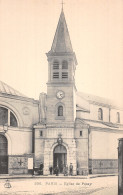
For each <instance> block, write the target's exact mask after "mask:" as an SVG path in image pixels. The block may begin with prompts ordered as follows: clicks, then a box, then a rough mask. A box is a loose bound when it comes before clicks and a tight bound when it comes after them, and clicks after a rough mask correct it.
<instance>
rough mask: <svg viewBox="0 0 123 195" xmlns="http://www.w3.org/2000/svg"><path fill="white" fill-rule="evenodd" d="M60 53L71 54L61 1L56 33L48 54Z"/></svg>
mask: <svg viewBox="0 0 123 195" xmlns="http://www.w3.org/2000/svg"><path fill="white" fill-rule="evenodd" d="M54 52H55V53H60V52H72V53H73V49H72V45H71V41H70V36H69V32H68V28H67V24H66V20H65V16H64V12H63V1H62V10H61V14H60V18H59V22H58V25H57V29H56V33H55V36H54V40H53V43H52V47H51V50H50V53H54Z"/></svg>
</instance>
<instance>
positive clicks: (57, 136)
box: [0, 10, 123, 175]
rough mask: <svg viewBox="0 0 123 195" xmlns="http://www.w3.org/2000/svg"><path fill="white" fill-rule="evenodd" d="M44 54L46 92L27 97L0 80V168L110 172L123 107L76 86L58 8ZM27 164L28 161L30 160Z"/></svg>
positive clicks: (74, 61) (122, 134) (67, 38)
mask: <svg viewBox="0 0 123 195" xmlns="http://www.w3.org/2000/svg"><path fill="white" fill-rule="evenodd" d="M46 55H47V60H48V82H47V94H45V93H41V94H40V97H39V100H34V99H31V98H28V97H26V96H24V95H23V94H21V93H20V92H18V91H16V90H14V89H13V88H12V87H10V86H8V85H7V84H5V83H3V82H2V81H1V82H0V174H28V173H29V170H30V169H32V168H33V167H39V165H40V163H41V162H42V163H43V165H44V168H43V174H44V175H49V174H50V171H49V168H50V167H53V168H55V167H56V166H57V165H58V167H59V172H60V173H61V174H62V173H63V167H64V166H65V165H68V166H69V165H70V163H72V165H73V174H74V175H77V174H79V175H83V174H88V173H89V174H96V173H116V172H117V171H118V154H117V147H118V138H121V137H123V109H122V108H118V107H117V106H116V105H114V104H113V103H111V102H110V101H108V100H105V99H103V98H99V97H96V96H92V95H88V94H84V93H81V92H78V91H77V89H76V86H75V70H76V66H77V59H76V55H75V53H74V51H73V49H72V44H71V41H70V36H69V32H68V28H67V24H66V20H65V16H64V12H63V10H62V11H61V14H60V18H59V22H58V25H57V29H56V33H55V36H54V40H53V43H52V46H51V50H50V51H49V52H48V53H47V54H46ZM31 164H33V165H32V166H31Z"/></svg>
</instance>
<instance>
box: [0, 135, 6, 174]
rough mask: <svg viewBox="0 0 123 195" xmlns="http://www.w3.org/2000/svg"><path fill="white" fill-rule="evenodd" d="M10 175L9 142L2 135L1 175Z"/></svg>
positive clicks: (0, 145) (0, 146)
mask: <svg viewBox="0 0 123 195" xmlns="http://www.w3.org/2000/svg"><path fill="white" fill-rule="evenodd" d="M7 173H8V142H7V139H6V137H5V136H4V135H2V134H0V174H7Z"/></svg>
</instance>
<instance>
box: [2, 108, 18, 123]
mask: <svg viewBox="0 0 123 195" xmlns="http://www.w3.org/2000/svg"><path fill="white" fill-rule="evenodd" d="M0 125H8V126H12V127H17V126H18V124H17V119H16V117H15V115H14V114H13V113H12V112H11V111H10V110H9V109H7V108H4V107H0Z"/></svg>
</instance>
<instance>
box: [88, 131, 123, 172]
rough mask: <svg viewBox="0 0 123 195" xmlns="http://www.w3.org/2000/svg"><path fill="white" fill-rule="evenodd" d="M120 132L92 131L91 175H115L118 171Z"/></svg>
mask: <svg viewBox="0 0 123 195" xmlns="http://www.w3.org/2000/svg"><path fill="white" fill-rule="evenodd" d="M120 137H123V132H122V133H120V132H119V131H118V132H117V131H110V132H109V131H108V130H107V131H106V130H105V131H104V130H102V131H95V130H90V135H89V141H90V146H91V147H90V152H89V167H90V170H91V173H114V172H117V171H118V161H117V159H118V150H117V149H118V139H119V138H120Z"/></svg>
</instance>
